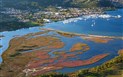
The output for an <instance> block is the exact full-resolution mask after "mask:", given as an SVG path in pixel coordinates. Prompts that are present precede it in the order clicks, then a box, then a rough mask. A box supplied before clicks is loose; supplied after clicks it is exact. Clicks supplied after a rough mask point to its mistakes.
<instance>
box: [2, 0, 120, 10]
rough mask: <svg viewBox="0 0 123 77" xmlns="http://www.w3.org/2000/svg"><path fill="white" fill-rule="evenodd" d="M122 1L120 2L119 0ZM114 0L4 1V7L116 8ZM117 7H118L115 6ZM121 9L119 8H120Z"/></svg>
mask: <svg viewBox="0 0 123 77" xmlns="http://www.w3.org/2000/svg"><path fill="white" fill-rule="evenodd" d="M119 1H120V0H119ZM112 2H114V1H113V0H111V1H110V0H4V1H3V6H4V7H14V8H19V9H29V8H31V9H32V8H34V9H35V8H44V7H49V6H62V7H80V8H82V7H114V5H113V4H112ZM115 7H117V6H115ZM118 7H119V6H118Z"/></svg>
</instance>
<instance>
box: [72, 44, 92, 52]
mask: <svg viewBox="0 0 123 77" xmlns="http://www.w3.org/2000/svg"><path fill="white" fill-rule="evenodd" d="M89 49H90V47H89V46H88V45H87V44H84V43H77V44H74V45H73V46H72V48H71V49H70V51H71V52H74V51H80V50H81V51H87V50H89Z"/></svg>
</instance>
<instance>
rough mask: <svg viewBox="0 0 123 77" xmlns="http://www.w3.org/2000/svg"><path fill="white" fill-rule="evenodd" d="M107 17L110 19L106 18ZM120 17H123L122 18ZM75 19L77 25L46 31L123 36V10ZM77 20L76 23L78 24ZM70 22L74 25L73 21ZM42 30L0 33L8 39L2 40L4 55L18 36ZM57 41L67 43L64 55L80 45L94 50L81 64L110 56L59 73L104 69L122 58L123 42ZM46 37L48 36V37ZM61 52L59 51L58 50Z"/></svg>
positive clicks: (55, 24) (50, 25)
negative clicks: (10, 43) (80, 43)
mask: <svg viewBox="0 0 123 77" xmlns="http://www.w3.org/2000/svg"><path fill="white" fill-rule="evenodd" d="M104 16H107V17H104ZM118 16H120V17H119V18H118ZM79 18H80V19H79V20H78V19H77V18H75V19H74V21H71V22H68V23H64V21H59V22H53V23H48V24H45V26H44V27H43V28H52V29H55V30H61V31H65V32H72V33H79V34H93V35H106V36H121V37H122V36H123V34H122V31H123V9H119V10H115V11H107V14H106V15H103V17H101V16H100V15H97V16H94V17H88V16H82V17H79ZM71 20H73V19H71ZM75 20H76V21H75ZM66 21H70V20H69V19H68V20H66ZM39 28H42V27H32V28H27V29H20V30H16V31H7V32H0V35H4V36H5V37H2V38H0V45H2V46H3V47H2V48H0V55H1V54H2V53H3V52H4V51H5V50H6V49H7V48H8V46H9V42H10V40H11V39H13V38H14V37H15V36H23V35H26V34H28V33H35V32H39V31H41V30H40V29H39ZM48 34H49V35H53V32H49V33H48ZM54 34H55V35H57V37H59V38H60V40H61V41H63V42H64V43H65V47H63V48H61V49H59V50H60V51H62V50H63V51H66V52H67V51H69V50H70V48H71V47H72V45H73V44H76V43H78V42H82V43H86V44H88V45H89V46H90V50H89V51H87V52H85V53H83V54H81V55H78V57H79V58H80V59H81V60H85V59H89V58H91V57H92V56H95V55H98V54H103V53H110V55H109V56H107V57H106V58H104V59H102V60H100V61H98V62H96V63H94V64H91V65H87V66H80V67H75V68H64V69H62V70H57V72H64V73H66V72H73V71H76V70H79V69H81V68H91V67H94V66H97V65H101V64H102V63H104V62H105V61H108V60H110V59H112V58H114V57H115V56H117V55H118V54H117V53H118V50H119V49H122V48H123V40H119V39H115V40H112V41H109V42H108V43H107V44H98V43H94V42H92V41H87V40H84V39H82V38H80V37H74V38H67V37H63V36H59V35H58V34H57V33H55V32H54ZM44 35H45V34H44ZM56 51H57V50H56ZM53 52H54V51H52V52H50V53H49V54H50V55H51V57H54V54H53ZM0 62H2V58H1V57H0Z"/></svg>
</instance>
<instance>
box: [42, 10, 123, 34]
mask: <svg viewBox="0 0 123 77" xmlns="http://www.w3.org/2000/svg"><path fill="white" fill-rule="evenodd" d="M105 15H111V17H107V18H102V17H98V18H88V19H86V20H83V19H82V20H77V22H74V21H73V22H70V23H67V24H64V23H63V21H59V22H54V23H50V24H46V26H44V28H52V29H55V30H61V31H66V32H73V33H81V34H93V35H108V36H123V34H122V32H123V9H120V10H115V11H110V12H107V14H105ZM118 15H120V16H121V17H120V18H117V16H118ZM81 18H84V17H81ZM74 20H75V19H74Z"/></svg>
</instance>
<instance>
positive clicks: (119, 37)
mask: <svg viewBox="0 0 123 77" xmlns="http://www.w3.org/2000/svg"><path fill="white" fill-rule="evenodd" d="M41 30H50V31H55V32H60V33H66V34H70V35H76V36H87V37H102V38H112V39H121V40H123V37H122V36H103V35H93V34H80V33H73V32H65V31H60V30H55V29H51V28H41Z"/></svg>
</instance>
